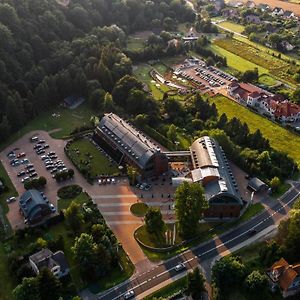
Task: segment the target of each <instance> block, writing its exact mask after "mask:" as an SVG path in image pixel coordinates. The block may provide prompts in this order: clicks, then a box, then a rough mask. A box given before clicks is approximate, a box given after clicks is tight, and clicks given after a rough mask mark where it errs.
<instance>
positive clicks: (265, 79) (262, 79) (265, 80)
mask: <svg viewBox="0 0 300 300" xmlns="http://www.w3.org/2000/svg"><path fill="white" fill-rule="evenodd" d="M258 82H259V83H261V84H264V85H266V86H273V85H275V84H276V83H277V82H278V81H277V80H276V79H274V78H273V77H271V76H270V75H267V74H262V75H260V76H259V78H258Z"/></svg>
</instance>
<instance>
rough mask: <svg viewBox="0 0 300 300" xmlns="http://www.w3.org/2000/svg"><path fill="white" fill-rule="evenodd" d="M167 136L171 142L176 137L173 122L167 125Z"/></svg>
mask: <svg viewBox="0 0 300 300" xmlns="http://www.w3.org/2000/svg"><path fill="white" fill-rule="evenodd" d="M167 137H168V139H169V140H171V141H172V142H173V143H174V142H175V141H176V138H177V130H176V126H175V125H174V124H171V125H170V126H169V129H168V131H167Z"/></svg>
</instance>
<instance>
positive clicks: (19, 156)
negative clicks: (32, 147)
mask: <svg viewBox="0 0 300 300" xmlns="http://www.w3.org/2000/svg"><path fill="white" fill-rule="evenodd" d="M25 156H26V153H25V152H21V153H19V154H18V155H17V158H21V157H25Z"/></svg>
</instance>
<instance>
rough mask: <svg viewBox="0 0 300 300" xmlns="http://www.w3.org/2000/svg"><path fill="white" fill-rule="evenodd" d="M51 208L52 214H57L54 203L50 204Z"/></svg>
mask: <svg viewBox="0 0 300 300" xmlns="http://www.w3.org/2000/svg"><path fill="white" fill-rule="evenodd" d="M49 207H50V210H51V212H52V213H55V212H56V208H55V206H54V205H53V204H52V203H50V204H49Z"/></svg>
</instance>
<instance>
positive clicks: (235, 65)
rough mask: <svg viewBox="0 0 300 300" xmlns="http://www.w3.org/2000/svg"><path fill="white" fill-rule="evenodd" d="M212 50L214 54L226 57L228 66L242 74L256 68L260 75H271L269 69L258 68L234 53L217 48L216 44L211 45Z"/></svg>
mask: <svg viewBox="0 0 300 300" xmlns="http://www.w3.org/2000/svg"><path fill="white" fill-rule="evenodd" d="M210 49H211V50H212V51H213V52H214V53H216V54H218V55H221V56H224V57H226V59H227V65H228V67H230V68H232V69H235V70H237V71H240V72H245V71H247V70H254V69H255V68H257V69H258V73H259V74H268V73H269V71H268V70H267V69H265V68H262V67H260V66H258V65H257V64H255V63H252V62H250V61H248V60H246V59H244V58H242V57H240V56H238V55H236V54H234V53H232V52H229V51H227V50H225V49H223V48H221V47H219V46H217V45H216V44H211V45H210Z"/></svg>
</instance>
